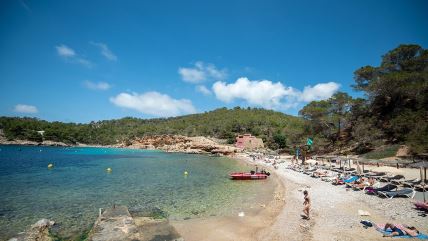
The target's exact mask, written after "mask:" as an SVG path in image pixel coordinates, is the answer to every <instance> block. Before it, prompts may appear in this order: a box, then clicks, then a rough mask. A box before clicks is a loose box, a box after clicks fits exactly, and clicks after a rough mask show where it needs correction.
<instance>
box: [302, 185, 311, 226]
mask: <svg viewBox="0 0 428 241" xmlns="http://www.w3.org/2000/svg"><path fill="white" fill-rule="evenodd" d="M303 195H305V201H304V202H303V213H304V214H305V215H306V219H308V220H309V219H310V217H309V210H310V208H311V199H310V198H309V194H308V191H307V190H305V191H303Z"/></svg>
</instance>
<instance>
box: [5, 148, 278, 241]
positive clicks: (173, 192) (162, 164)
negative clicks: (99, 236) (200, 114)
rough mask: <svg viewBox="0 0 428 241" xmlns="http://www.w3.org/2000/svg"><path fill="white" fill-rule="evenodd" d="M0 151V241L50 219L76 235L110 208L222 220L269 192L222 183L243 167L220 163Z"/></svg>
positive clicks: (133, 154)
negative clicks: (260, 194) (49, 165)
mask: <svg viewBox="0 0 428 241" xmlns="http://www.w3.org/2000/svg"><path fill="white" fill-rule="evenodd" d="M0 148H1V151H0V204H1V205H0V236H1V237H2V238H3V237H5V238H6V239H7V238H8V237H10V236H11V235H15V234H16V233H18V232H20V231H23V230H24V229H25V228H26V227H28V225H31V224H33V223H35V222H36V221H37V220H39V219H40V218H49V219H52V220H55V221H56V222H57V223H59V224H60V232H61V233H62V234H64V235H69V234H72V233H78V232H81V231H82V230H84V229H86V228H88V227H90V226H91V225H92V223H93V222H94V221H95V218H96V217H97V214H98V209H99V208H101V207H107V206H111V205H112V204H113V203H115V204H123V205H127V206H128V207H129V208H130V210H132V211H134V212H136V213H137V212H146V211H147V210H161V211H162V213H165V215H168V217H169V218H170V219H184V218H191V217H195V216H211V215H227V214H229V213H231V212H233V213H235V211H236V210H239V209H241V208H245V207H249V206H251V205H254V204H253V203H252V201H254V200H256V198H257V194H258V193H262V194H263V193H266V192H268V191H269V188H266V185H264V184H266V182H267V183H269V184H271V183H270V181H257V182H251V181H249V182H245V181H244V182H234V181H231V180H229V179H228V178H227V174H228V173H229V172H231V171H237V170H238V171H239V170H247V169H248V167H246V166H244V165H242V164H239V163H238V162H236V161H232V160H230V159H227V158H219V157H209V156H202V155H187V154H180V153H165V152H159V151H147V150H127V149H113V148H63V147H22V146H0ZM49 163H53V164H54V168H53V169H48V168H47V165H48V164H49ZM108 167H110V168H111V169H112V172H111V173H109V172H107V171H106V169H107V168H108ZM184 171H188V172H189V175H187V176H186V175H184ZM267 186H272V185H267Z"/></svg>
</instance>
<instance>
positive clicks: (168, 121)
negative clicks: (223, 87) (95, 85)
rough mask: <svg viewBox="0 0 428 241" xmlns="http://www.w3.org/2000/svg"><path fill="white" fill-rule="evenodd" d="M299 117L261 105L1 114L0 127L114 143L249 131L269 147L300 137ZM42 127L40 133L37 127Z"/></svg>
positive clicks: (16, 134)
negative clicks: (122, 113)
mask: <svg viewBox="0 0 428 241" xmlns="http://www.w3.org/2000/svg"><path fill="white" fill-rule="evenodd" d="M303 127H304V121H303V119H301V118H298V117H293V116H289V115H285V114H283V113H281V112H275V111H271V110H265V109H254V108H247V109H242V108H239V107H235V108H234V109H226V108H221V109H217V110H214V111H210V112H205V113H201V114H193V115H186V116H180V117H173V118H165V119H138V118H131V117H127V118H123V119H118V120H105V121H98V122H91V123H89V124H75V123H61V122H47V121H43V120H38V119H35V118H16V117H1V118H0V128H1V129H3V132H4V135H5V136H6V138H7V139H9V140H14V139H23V140H33V141H39V142H41V141H42V140H51V141H61V142H65V143H70V144H74V143H77V142H79V143H85V144H102V145H108V144H116V143H120V142H126V141H129V140H131V139H133V138H134V137H142V136H145V135H154V134H179V135H186V136H211V137H216V138H221V139H228V141H229V142H230V143H232V142H233V141H234V139H235V136H236V135H237V134H241V133H252V134H253V135H256V136H258V137H261V138H263V140H264V141H265V142H266V144H267V145H268V146H269V147H270V148H273V149H277V148H284V147H286V146H287V143H294V142H298V141H299V140H300V139H302V136H301V135H302V134H303ZM40 130H43V131H45V133H44V135H43V137H42V136H41V135H39V134H38V133H37V131H40Z"/></svg>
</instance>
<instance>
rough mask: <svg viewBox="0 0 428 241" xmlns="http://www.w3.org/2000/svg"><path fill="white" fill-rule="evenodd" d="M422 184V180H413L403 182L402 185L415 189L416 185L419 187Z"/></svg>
mask: <svg viewBox="0 0 428 241" xmlns="http://www.w3.org/2000/svg"><path fill="white" fill-rule="evenodd" d="M420 183H421V179H419V178H418V179H413V180H404V181H402V182H401V185H403V186H405V187H414V186H415V185H418V184H420Z"/></svg>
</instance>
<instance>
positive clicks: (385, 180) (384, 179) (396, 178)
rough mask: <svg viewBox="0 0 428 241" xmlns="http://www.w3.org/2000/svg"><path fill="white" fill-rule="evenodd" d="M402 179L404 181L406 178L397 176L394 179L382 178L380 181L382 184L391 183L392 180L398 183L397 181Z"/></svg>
mask: <svg viewBox="0 0 428 241" xmlns="http://www.w3.org/2000/svg"><path fill="white" fill-rule="evenodd" d="M400 179H404V176H403V175H395V176H392V177H388V176H387V177H381V178H380V181H381V182H391V181H392V180H395V181H397V180H400Z"/></svg>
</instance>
